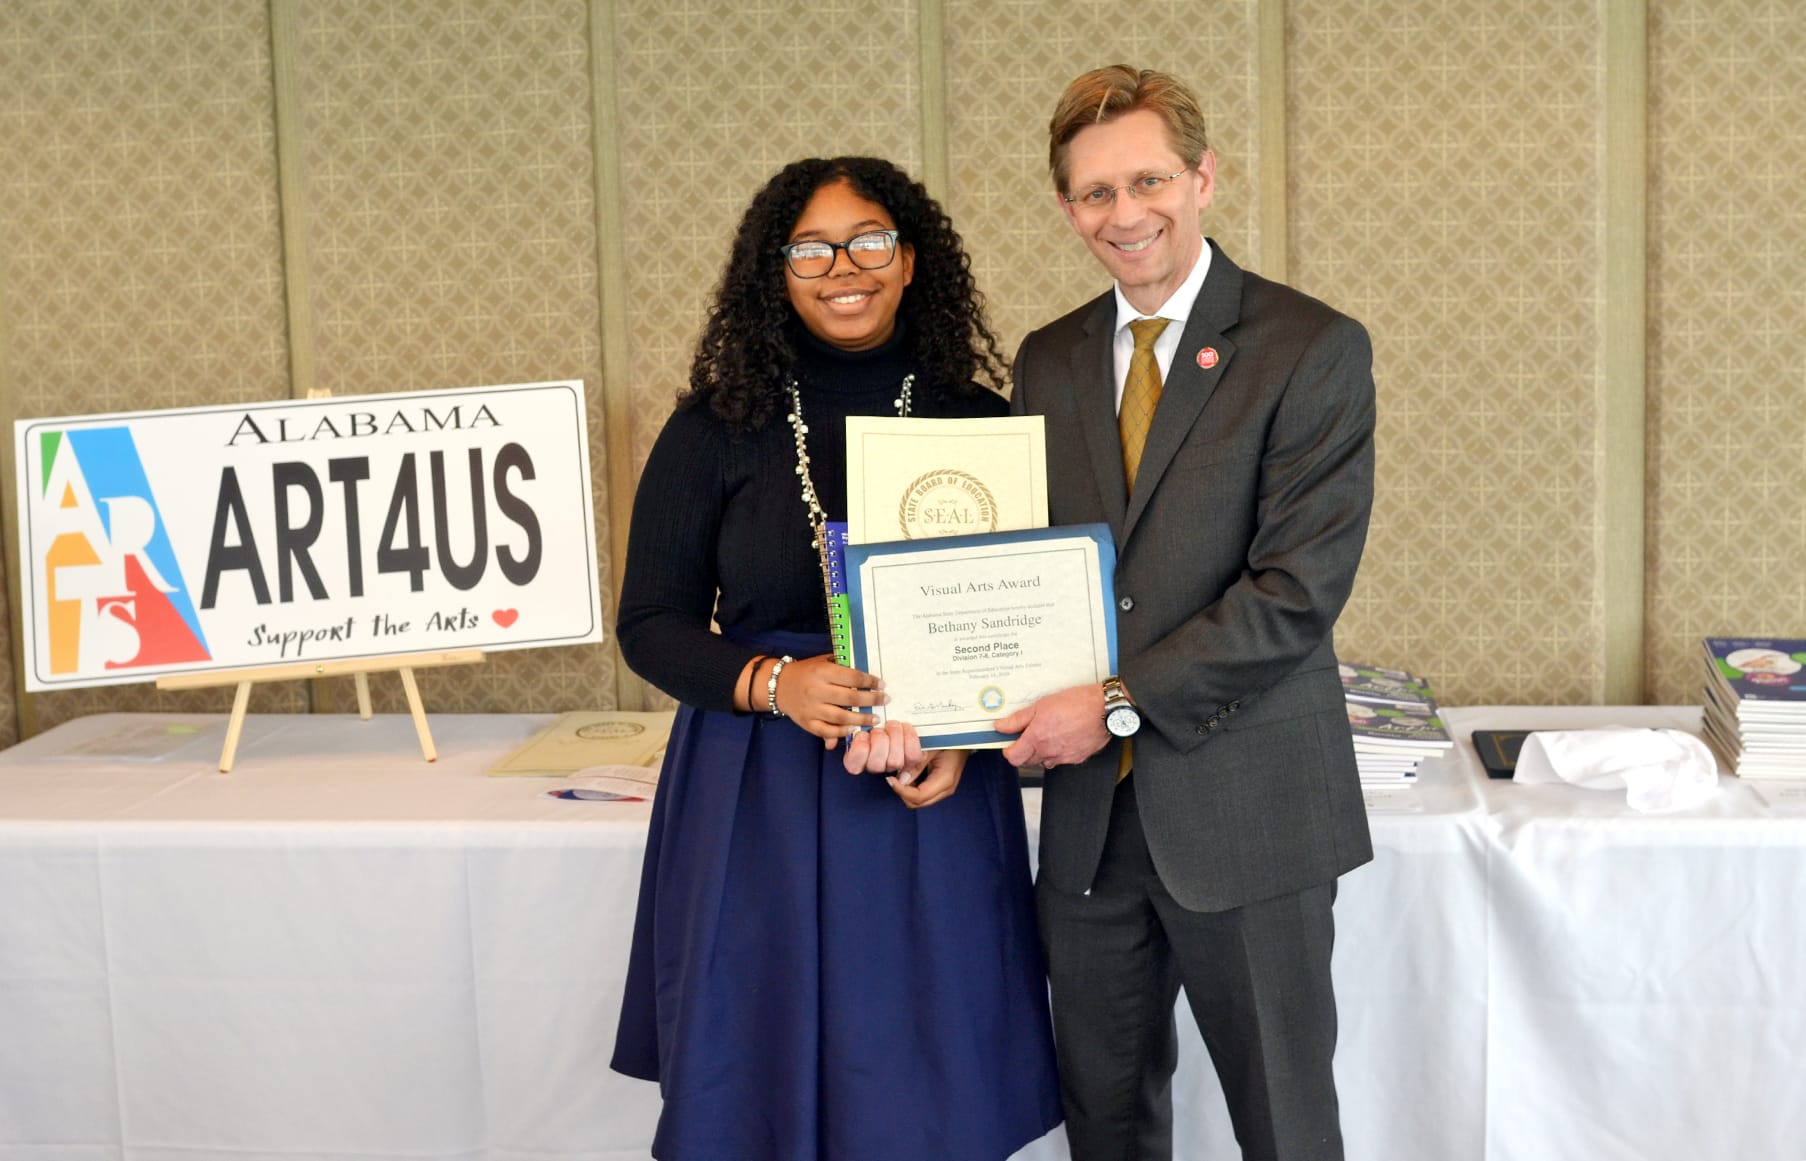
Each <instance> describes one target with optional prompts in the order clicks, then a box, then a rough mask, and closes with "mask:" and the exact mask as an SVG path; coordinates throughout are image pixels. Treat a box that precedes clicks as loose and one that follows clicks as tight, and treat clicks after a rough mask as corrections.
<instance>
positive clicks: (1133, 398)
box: [1116, 318, 1168, 495]
mask: <svg viewBox="0 0 1806 1161" xmlns="http://www.w3.org/2000/svg"><path fill="white" fill-rule="evenodd" d="M1167 322H1168V320H1167V319H1163V318H1138V319H1136V320H1135V321H1134V322H1132V323H1130V324H1129V330H1130V331H1131V332H1133V333H1134V335H1135V353H1134V354H1132V355H1130V356H1129V373H1128V375H1126V376H1125V377H1124V378H1123V381H1122V406H1121V407H1120V408H1118V409H1117V412H1116V428H1117V430H1118V431H1119V432H1121V433H1122V474H1123V479H1124V480H1126V481H1128V485H1129V493H1130V494H1131V495H1133V494H1134V492H1135V472H1136V470H1137V469H1138V468H1140V467H1141V449H1142V448H1144V447H1146V446H1147V442H1148V427H1149V425H1150V424H1152V423H1153V421H1154V408H1155V407H1156V406H1157V405H1158V404H1159V403H1160V364H1159V363H1158V362H1157V361H1155V359H1154V340H1155V339H1157V338H1159V337H1160V332H1161V331H1164V330H1165V329H1166V324H1167Z"/></svg>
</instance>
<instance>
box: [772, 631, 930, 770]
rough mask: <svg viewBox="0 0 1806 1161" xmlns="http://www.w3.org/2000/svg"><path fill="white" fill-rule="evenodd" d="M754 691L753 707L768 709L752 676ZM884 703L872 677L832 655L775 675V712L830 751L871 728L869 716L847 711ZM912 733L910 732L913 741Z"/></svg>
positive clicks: (793, 664)
mask: <svg viewBox="0 0 1806 1161" xmlns="http://www.w3.org/2000/svg"><path fill="white" fill-rule="evenodd" d="M774 664H775V663H774ZM761 671H762V673H763V674H764V676H765V678H767V679H769V678H770V676H771V670H770V669H769V667H765V666H763V665H761ZM754 691H755V692H754V695H753V703H754V705H755V707H757V708H769V707H768V706H766V705H765V704H764V699H765V685H764V684H763V683H762V682H760V681H758V680H757V677H756V675H755V681H754ZM889 700H890V699H889V698H888V697H886V696H885V694H884V690H883V683H882V682H880V681H879V680H878V679H877V678H876V677H874V676H873V675H872V674H870V673H865V672H863V671H861V670H858V669H849V668H848V667H847V666H845V665H842V664H840V663H839V662H837V661H835V660H834V655H833V654H832V653H823V654H822V655H821V656H819V657H804V658H801V659H799V660H796V661H792V662H789V663H788V664H786V665H785V666H784V671H783V672H782V673H780V674H779V675H778V710H779V712H781V713H782V714H783V715H784V716H785V717H787V718H789V719H790V720H791V721H793V722H795V723H796V724H797V725H799V726H801V727H802V728H803V729H805V730H808V731H809V732H810V733H812V734H814V735H815V736H816V737H818V738H820V739H822V740H823V742H825V743H826V745H827V748H828V749H830V750H832V749H833V748H834V747H835V746H837V745H838V744H839V743H840V739H842V738H844V737H846V736H847V734H848V733H849V732H850V731H852V730H854V729H856V728H858V727H860V726H864V725H870V724H871V720H872V715H870V714H863V713H859V712H858V711H857V710H855V709H850V708H848V707H850V706H874V705H883V704H884V703H885V702H887V701H889ZM914 732H915V731H914V730H913V729H912V730H911V731H910V733H911V735H912V736H913V734H914ZM917 751H918V753H919V752H920V746H918V747H917ZM889 768H890V769H893V770H894V769H897V767H895V766H892V767H889Z"/></svg>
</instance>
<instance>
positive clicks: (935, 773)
mask: <svg viewBox="0 0 1806 1161" xmlns="http://www.w3.org/2000/svg"><path fill="white" fill-rule="evenodd" d="M911 732H912V733H913V732H914V731H911ZM971 756H972V751H970V750H930V751H929V752H928V754H927V759H928V761H927V764H926V766H925V767H924V768H923V773H922V775H921V777H919V778H915V777H913V768H912V767H908V766H906V767H904V768H903V770H902V771H901V772H899V773H897V774H894V775H892V776H891V777H890V778H889V779H888V781H889V782H890V788H891V789H892V790H894V791H896V794H897V797H898V798H901V799H902V800H903V804H904V805H905V806H907V807H909V809H911V810H920V809H922V807H924V806H933V805H934V804H935V803H937V802H939V801H940V800H941V799H943V798H946V797H947V796H948V795H950V794H952V793H953V792H954V791H955V790H958V789H959V780H960V775H962V774H964V773H965V772H966V759H967V758H969V757H971Z"/></svg>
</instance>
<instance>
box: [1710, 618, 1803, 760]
mask: <svg viewBox="0 0 1806 1161" xmlns="http://www.w3.org/2000/svg"><path fill="white" fill-rule="evenodd" d="M1702 645H1703V646H1704V648H1705V661H1706V690H1705V730H1704V734H1705V739H1706V744H1707V745H1708V746H1711V747H1712V749H1713V750H1714V751H1715V752H1716V753H1717V754H1718V760H1719V761H1720V762H1721V763H1722V764H1723V765H1724V768H1725V769H1727V770H1729V771H1731V772H1732V773H1734V774H1737V775H1739V776H1740V777H1744V778H1806V673H1803V672H1801V670H1802V668H1806V638H1798V637H1707V638H1706V639H1705V640H1704V641H1703V642H1702Z"/></svg>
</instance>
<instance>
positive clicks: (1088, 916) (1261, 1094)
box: [1036, 777, 1342, 1161]
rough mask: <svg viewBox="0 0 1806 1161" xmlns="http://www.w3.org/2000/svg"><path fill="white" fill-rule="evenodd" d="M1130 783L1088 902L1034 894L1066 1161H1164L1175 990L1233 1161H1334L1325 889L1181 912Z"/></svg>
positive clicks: (1169, 1128)
mask: <svg viewBox="0 0 1806 1161" xmlns="http://www.w3.org/2000/svg"><path fill="white" fill-rule="evenodd" d="M1134 783H1135V779H1134V778H1132V777H1131V778H1129V779H1127V780H1126V781H1124V782H1123V783H1122V784H1121V785H1119V786H1118V787H1117V792H1116V800H1115V803H1114V805H1113V807H1112V810H1111V816H1110V831H1109V838H1108V840H1107V841H1106V843H1105V845H1104V855H1103V861H1102V863H1101V864H1100V866H1099V868H1098V874H1097V879H1096V881H1095V882H1094V883H1093V884H1092V887H1091V890H1090V891H1089V892H1088V893H1086V894H1084V895H1072V894H1068V893H1066V892H1062V891H1058V890H1055V889H1054V888H1052V887H1050V886H1048V885H1047V884H1046V883H1045V882H1042V883H1040V884H1038V885H1037V888H1036V898H1037V906H1038V910H1039V913H1040V922H1041V938H1042V942H1043V943H1044V945H1045V946H1046V949H1047V967H1048V977H1049V980H1050V981H1051V984H1052V989H1053V1015H1054V1041H1055V1045H1056V1047H1057V1049H1058V1053H1059V1061H1060V1088H1061V1096H1062V1098H1063V1099H1064V1101H1065V1105H1066V1135H1067V1138H1068V1140H1069V1141H1070V1142H1071V1147H1072V1156H1073V1161H1170V1159H1171V1158H1172V1156H1173V1103H1172V1075H1173V1068H1174V1066H1175V1065H1176V1064H1177V1062H1178V1039H1177V1029H1176V1027H1175V1024H1174V1019H1173V1006H1174V1002H1175V1000H1176V999H1177V997H1178V992H1179V989H1180V987H1181V986H1183V987H1184V989H1185V995H1186V999H1187V1001H1188V1003H1189V1005H1190V1007H1191V1011H1192V1015H1193V1017H1194V1018H1195V1019H1196V1020H1197V1022H1198V1029H1199V1031H1200V1032H1202V1033H1203V1037H1204V1044H1205V1047H1206V1048H1207V1049H1208V1050H1209V1052H1210V1057H1211V1060H1212V1062H1213V1063H1214V1064H1215V1065H1216V1070H1217V1076H1218V1078H1219V1079H1220V1080H1221V1081H1222V1085H1223V1093H1224V1095H1225V1096H1226V1097H1227V1098H1228V1102H1229V1115H1230V1119H1231V1121H1232V1123H1233V1124H1234V1127H1235V1136H1236V1140H1237V1141H1239V1142H1240V1143H1241V1148H1242V1156H1243V1158H1244V1159H1245V1161H1341V1158H1342V1131H1341V1127H1340V1123H1339V1120H1338V1114H1337V1105H1336V1087H1335V1076H1334V1074H1333V1073H1332V1071H1331V1060H1332V1058H1333V1056H1334V1054H1335V1047H1336V1003H1335V996H1334V995H1333V993H1332V991H1331V988H1330V971H1329V965H1330V948H1331V945H1332V943H1333V941H1334V937H1335V925H1334V920H1333V919H1332V917H1331V914H1330V905H1331V903H1332V902H1333V901H1334V899H1335V884H1333V883H1326V884H1323V885H1321V886H1318V887H1312V888H1308V889H1306V890H1304V891H1300V892H1298V893H1297V894H1294V895H1284V896H1280V897H1279V898H1275V899H1268V900H1263V901H1261V902H1259V903H1254V904H1250V905H1248V906H1245V907H1238V908H1235V909H1233V910H1229V911H1221V912H1199V911H1187V910H1186V909H1185V908H1183V907H1181V906H1179V904H1178V903H1176V902H1174V901H1173V899H1172V897H1171V896H1170V895H1169V894H1167V891H1166V889H1165V888H1164V887H1163V886H1162V885H1161V883H1160V877H1159V875H1158V874H1157V873H1156V872H1155V869H1154V863H1153V860H1152V858H1151V857H1150V856H1149V854H1148V847H1147V841H1146V839H1145V838H1144V837H1143V834H1142V829H1141V820H1140V815H1139V813H1138V811H1137V807H1136V803H1135V786H1134ZM1184 1161H1201V1159H1198V1158H1190V1157H1188V1158H1185V1159H1184Z"/></svg>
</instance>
